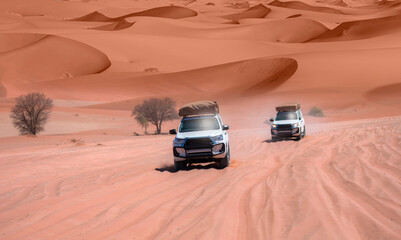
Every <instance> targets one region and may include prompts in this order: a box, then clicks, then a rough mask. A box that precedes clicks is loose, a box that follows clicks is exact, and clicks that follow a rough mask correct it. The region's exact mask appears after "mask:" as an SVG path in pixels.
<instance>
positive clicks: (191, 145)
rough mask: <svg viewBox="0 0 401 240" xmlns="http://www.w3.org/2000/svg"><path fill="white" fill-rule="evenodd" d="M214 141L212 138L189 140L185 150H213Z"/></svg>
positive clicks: (186, 142)
mask: <svg viewBox="0 0 401 240" xmlns="http://www.w3.org/2000/svg"><path fill="white" fill-rule="evenodd" d="M212 146H213V141H212V139H211V138H210V137H204V138H189V139H187V141H185V144H184V148H185V149H199V148H211V147H212Z"/></svg>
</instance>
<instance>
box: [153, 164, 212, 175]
mask: <svg viewBox="0 0 401 240" xmlns="http://www.w3.org/2000/svg"><path fill="white" fill-rule="evenodd" d="M212 168H215V169H218V165H217V163H208V164H195V163H194V164H190V165H189V166H187V167H186V168H185V169H182V170H179V171H191V170H194V169H198V170H207V169H212ZM155 170H156V171H158V172H169V173H176V172H178V171H176V170H175V168H174V164H165V165H163V166H161V167H158V168H155Z"/></svg>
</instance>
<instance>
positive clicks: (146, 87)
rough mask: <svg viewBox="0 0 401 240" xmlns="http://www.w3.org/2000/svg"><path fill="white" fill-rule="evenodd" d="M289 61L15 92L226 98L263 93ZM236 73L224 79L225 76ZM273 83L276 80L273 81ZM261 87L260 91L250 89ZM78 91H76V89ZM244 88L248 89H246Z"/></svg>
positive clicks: (93, 79)
mask: <svg viewBox="0 0 401 240" xmlns="http://www.w3.org/2000/svg"><path fill="white" fill-rule="evenodd" d="M294 66H296V61H295V60H293V59H290V58H277V59H276V58H273V59H263V58H262V59H251V60H245V61H239V62H233V63H226V64H221V65H216V66H211V67H206V68H200V69H194V70H188V71H182V72H176V73H159V74H152V75H145V76H136V74H135V73H121V74H112V73H108V74H103V75H93V76H84V77H75V78H71V79H60V80H51V81H45V82H40V83H36V84H17V85H15V86H16V87H17V88H18V89H21V90H24V89H31V90H35V89H46V90H47V93H48V94H49V96H52V97H55V98H72V99H77V100H78V99H79V100H98V99H100V100H104V101H118V100H126V99H131V98H144V97H149V96H154V95H159V96H161V95H162V96H171V97H174V96H179V95H182V94H184V95H185V94H187V93H189V92H196V94H194V93H192V95H193V96H198V97H199V98H201V97H217V96H219V97H230V98H234V97H236V96H241V95H243V92H244V91H247V92H246V94H247V95H257V94H264V93H267V92H268V91H270V90H273V89H274V88H276V87H277V86H278V85H279V84H281V83H283V82H284V81H285V80H287V79H288V78H290V77H291V75H292V74H294V72H295V71H296V67H295V68H294ZM233 72H236V73H237V74H236V75H235V76H232V77H230V79H227V78H226V77H225V76H227V74H232V73H233ZM276 80H277V81H276ZM258 84H261V85H263V88H260V91H255V90H253V89H252V87H253V86H255V85H258ZM77 89H79V90H77ZM247 89H248V90H247Z"/></svg>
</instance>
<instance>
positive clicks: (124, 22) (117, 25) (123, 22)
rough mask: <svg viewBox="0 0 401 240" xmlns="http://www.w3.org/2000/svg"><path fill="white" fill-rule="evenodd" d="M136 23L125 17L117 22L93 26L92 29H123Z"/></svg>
mask: <svg viewBox="0 0 401 240" xmlns="http://www.w3.org/2000/svg"><path fill="white" fill-rule="evenodd" d="M134 23H135V22H132V23H131V22H128V21H127V20H125V18H123V19H121V20H119V21H116V22H113V23H110V24H107V25H104V26H99V27H93V28H91V29H94V30H102V31H116V30H122V29H126V28H129V27H131V26H132V25H134Z"/></svg>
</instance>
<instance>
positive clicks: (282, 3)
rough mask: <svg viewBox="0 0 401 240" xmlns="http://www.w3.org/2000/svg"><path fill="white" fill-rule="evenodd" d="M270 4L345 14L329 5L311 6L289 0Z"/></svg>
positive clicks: (275, 1)
mask: <svg viewBox="0 0 401 240" xmlns="http://www.w3.org/2000/svg"><path fill="white" fill-rule="evenodd" d="M268 5H271V6H276V7H283V8H292V9H300V10H308V11H317V12H325V13H335V14H343V12H342V11H340V10H338V9H334V8H329V7H317V6H311V5H308V4H306V3H303V2H299V1H289V2H281V1H279V0H274V1H273V2H271V3H269V4H268Z"/></svg>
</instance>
